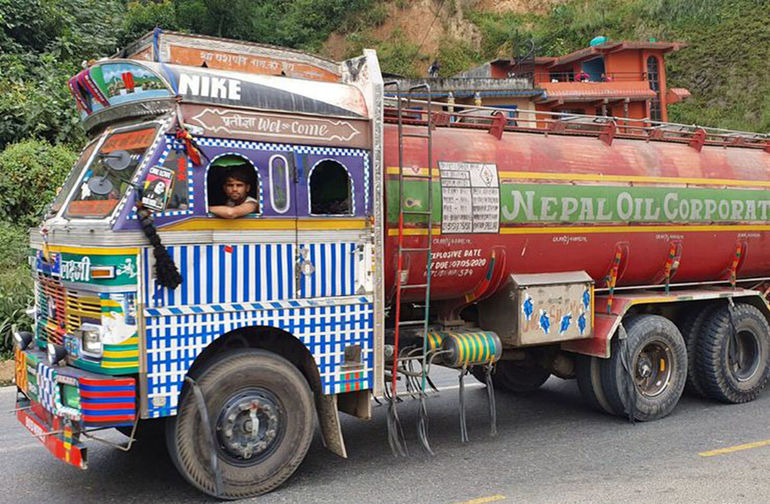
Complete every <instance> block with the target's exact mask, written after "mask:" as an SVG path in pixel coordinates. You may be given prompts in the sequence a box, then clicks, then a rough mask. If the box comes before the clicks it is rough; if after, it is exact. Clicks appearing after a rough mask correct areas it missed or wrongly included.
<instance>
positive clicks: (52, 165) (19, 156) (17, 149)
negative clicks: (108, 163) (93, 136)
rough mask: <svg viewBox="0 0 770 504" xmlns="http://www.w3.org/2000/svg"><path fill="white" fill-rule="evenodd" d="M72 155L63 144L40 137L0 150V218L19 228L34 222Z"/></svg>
mask: <svg viewBox="0 0 770 504" xmlns="http://www.w3.org/2000/svg"><path fill="white" fill-rule="evenodd" d="M76 158H77V154H76V153H74V152H72V151H70V150H69V149H67V148H66V147H64V146H61V145H51V144H49V143H48V142H46V141H44V140H25V141H23V142H19V143H17V144H12V145H9V146H8V147H6V149H5V150H4V151H3V152H2V153H0V173H2V174H3V176H2V177H0V220H3V221H6V222H13V223H14V224H16V225H17V226H19V227H21V228H27V227H30V226H34V225H36V224H38V219H39V217H40V215H41V213H42V211H43V209H44V208H45V207H46V205H48V203H50V202H51V200H53V197H54V196H55V195H56V190H57V189H58V188H59V186H60V185H61V184H62V183H63V182H64V178H65V177H66V175H67V173H68V172H69V170H70V168H71V167H72V165H73V164H74V163H75V160H76Z"/></svg>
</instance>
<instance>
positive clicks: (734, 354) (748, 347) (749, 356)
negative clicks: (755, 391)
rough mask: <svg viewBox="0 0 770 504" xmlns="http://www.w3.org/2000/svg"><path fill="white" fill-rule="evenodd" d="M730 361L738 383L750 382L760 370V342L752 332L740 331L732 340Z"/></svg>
mask: <svg viewBox="0 0 770 504" xmlns="http://www.w3.org/2000/svg"><path fill="white" fill-rule="evenodd" d="M730 350H731V351H730V352H729V354H728V360H729V363H730V369H731V370H732V373H733V376H735V378H736V379H737V380H738V381H741V382H745V381H748V380H750V379H751V378H752V377H753V376H754V374H755V373H756V372H757V369H759V361H760V349H759V340H758V339H757V337H756V335H755V334H754V333H753V332H751V331H739V332H738V334H736V336H735V338H731V341H730Z"/></svg>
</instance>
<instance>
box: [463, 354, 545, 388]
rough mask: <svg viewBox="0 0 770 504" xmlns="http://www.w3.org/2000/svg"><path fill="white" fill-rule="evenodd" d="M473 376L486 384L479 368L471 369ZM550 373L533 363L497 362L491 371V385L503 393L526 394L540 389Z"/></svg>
mask: <svg viewBox="0 0 770 504" xmlns="http://www.w3.org/2000/svg"><path fill="white" fill-rule="evenodd" d="M471 373H472V374H473V376H474V377H475V378H476V379H477V380H478V381H480V382H481V383H486V374H485V372H484V368H483V367H481V366H474V367H472V368H471ZM549 376H551V373H550V371H548V370H547V369H545V368H543V367H542V366H539V365H537V364H533V363H527V362H517V361H498V362H497V364H495V368H494V370H493V371H492V385H494V387H495V389H497V390H503V391H505V392H513V393H519V394H521V393H526V392H532V391H534V390H537V389H538V388H540V386H541V385H542V384H543V383H545V381H546V380H547V379H548V377H549Z"/></svg>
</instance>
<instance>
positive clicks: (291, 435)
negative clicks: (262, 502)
mask: <svg viewBox="0 0 770 504" xmlns="http://www.w3.org/2000/svg"><path fill="white" fill-rule="evenodd" d="M197 385H198V387H199V388H200V391H201V392H202V394H203V397H204V401H205V404H206V411H207V412H208V417H209V422H210V424H211V427H212V428H213V437H214V444H215V445H216V446H215V449H216V454H217V459H218V466H219V471H220V474H221V476H222V486H221V493H220V494H219V495H217V488H216V479H215V475H214V472H213V471H212V464H211V450H212V447H211V444H210V443H209V442H207V440H208V436H206V434H205V432H204V431H203V428H204V427H203V425H202V422H201V415H200V413H199V408H198V403H197V400H196V395H195V393H194V391H193V390H192V388H191V387H189V386H185V391H184V393H183V396H182V398H181V399H180V404H179V409H178V413H177V415H176V417H172V418H169V421H168V423H167V428H166V444H167V446H168V450H169V454H170V455H171V459H172V460H173V462H174V465H176V467H177V469H178V470H179V472H180V473H181V474H182V475H183V476H184V477H185V479H187V480H188V481H189V482H190V483H192V484H193V485H194V486H195V487H197V488H198V489H200V490H202V491H203V492H205V493H207V494H209V495H213V496H218V497H220V498H225V499H239V498H244V497H250V496H255V495H260V494H263V493H266V492H269V491H270V490H273V489H274V488H276V487H277V486H279V485H280V484H281V483H283V482H284V481H286V479H288V478H289V476H291V475H292V474H293V473H294V471H295V470H296V469H297V467H298V466H299V464H300V463H301V462H302V460H303V459H304V458H305V454H306V453H307V451H308V448H309V447H310V442H311V441H312V438H313V423H314V420H315V416H314V410H313V395H312V393H311V391H310V388H309V387H308V384H307V381H306V380H305V378H304V377H303V376H302V374H301V373H300V372H299V371H298V370H297V368H295V367H294V366H293V365H292V364H291V363H290V362H289V361H287V360H286V359H284V358H283V357H280V356H278V355H276V354H273V353H271V352H266V351H263V350H240V351H238V352H237V353H229V354H225V355H223V356H222V357H220V358H217V359H216V360H213V361H212V362H210V363H208V364H207V365H206V367H205V369H204V370H203V371H202V372H201V373H200V374H199V375H198V378H197Z"/></svg>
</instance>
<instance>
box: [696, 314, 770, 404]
mask: <svg viewBox="0 0 770 504" xmlns="http://www.w3.org/2000/svg"><path fill="white" fill-rule="evenodd" d="M732 318H733V324H734V325H735V331H736V332H737V338H738V344H739V349H740V351H739V352H738V354H737V357H738V359H737V361H740V362H736V361H733V362H731V356H730V347H731V346H732V345H733V343H732V342H733V337H732V326H731V324H730V312H729V308H728V306H727V305H725V306H723V307H721V308H719V309H718V310H717V311H716V312H715V313H714V314H713V315H712V317H711V318H710V319H709V321H708V325H707V327H706V330H705V332H704V334H703V336H702V337H701V338H700V340H699V341H698V347H697V352H696V358H695V365H696V368H697V369H698V373H699V375H700V380H701V385H702V386H703V390H704V392H705V393H706V395H707V396H708V397H710V398H712V399H716V400H718V401H722V402H726V403H744V402H749V401H753V400H754V399H756V398H757V396H758V395H759V393H760V392H761V391H762V389H763V388H765V385H767V379H768V372H770V366H768V349H770V325H768V323H767V319H766V318H765V316H764V315H763V314H762V312H761V311H759V309H757V308H755V307H754V306H751V305H747V304H736V305H735V308H734V309H733V314H732ZM738 364H741V365H740V367H739V366H738Z"/></svg>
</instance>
